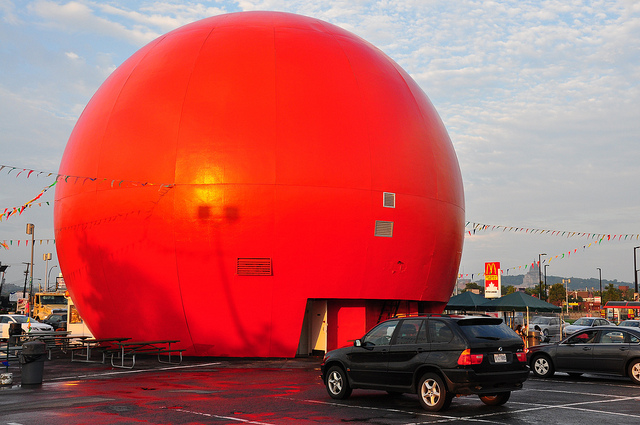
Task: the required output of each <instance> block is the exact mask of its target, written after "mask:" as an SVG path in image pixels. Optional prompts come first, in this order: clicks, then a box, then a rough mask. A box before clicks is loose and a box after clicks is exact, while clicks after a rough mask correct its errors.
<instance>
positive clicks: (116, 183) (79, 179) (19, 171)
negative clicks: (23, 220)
mask: <svg viewBox="0 0 640 425" xmlns="http://www.w3.org/2000/svg"><path fill="white" fill-rule="evenodd" d="M3 171H6V172H7V175H11V174H12V173H13V172H15V175H16V178H17V177H19V176H20V175H23V176H24V177H25V178H27V179H28V178H30V177H40V176H42V175H44V177H45V178H48V177H51V176H55V181H54V182H53V183H51V184H50V185H49V186H47V187H45V188H44V189H42V191H40V193H39V194H38V195H36V196H35V197H34V198H32V199H31V200H29V201H27V202H26V203H24V204H22V205H20V206H17V207H7V208H4V209H3V210H2V213H1V214H0V222H1V221H2V220H6V219H8V218H9V217H11V216H13V215H14V214H18V215H20V214H22V213H23V212H24V210H26V209H27V208H30V207H32V206H39V207H41V206H43V205H50V202H49V201H43V202H38V203H36V202H35V201H37V200H38V199H39V198H40V197H41V196H42V195H44V193H45V192H46V191H47V190H49V189H50V188H52V187H53V186H55V185H56V184H57V183H59V182H64V183H82V184H85V183H86V182H87V181H92V182H96V181H97V182H100V183H106V184H108V185H109V186H110V187H112V188H115V187H118V188H123V187H134V186H158V187H159V188H160V190H162V189H165V190H166V189H169V188H172V187H173V186H174V184H167V183H153V182H141V181H134V180H118V179H107V178H96V177H84V176H74V175H65V174H55V173H52V172H47V171H38V170H33V169H30V168H20V167H14V166H11V165H2V164H0V172H3Z"/></svg>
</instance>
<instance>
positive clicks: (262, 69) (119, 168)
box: [54, 12, 464, 357]
mask: <svg viewBox="0 0 640 425" xmlns="http://www.w3.org/2000/svg"><path fill="white" fill-rule="evenodd" d="M59 173H60V174H61V175H62V176H63V178H61V179H60V183H59V184H58V185H57V187H56V202H55V216H54V217H55V231H56V241H57V242H56V244H57V250H58V257H59V261H60V267H61V270H62V272H63V273H64V276H65V281H66V283H67V286H68V289H69V291H70V293H71V295H72V297H73V298H74V301H75V303H76V305H77V307H78V309H79V311H80V313H81V315H82V316H83V318H84V319H85V321H86V323H87V324H88V326H89V328H90V329H91V330H92V332H93V334H94V335H95V336H96V337H116V336H126V337H131V338H134V339H143V340H149V339H167V338H169V339H179V340H180V344H179V345H180V346H181V347H182V348H185V349H186V350H187V351H186V353H185V354H187V355H198V356H251V357H280V356H282V357H292V356H294V355H296V353H298V354H300V353H303V354H304V353H305V352H309V353H310V352H313V351H315V350H318V349H319V350H321V351H322V350H326V349H331V348H334V347H336V346H339V345H342V344H344V343H346V342H347V341H348V340H349V339H353V338H355V337H358V336H360V335H361V334H362V333H363V332H364V330H365V329H366V328H367V327H369V326H371V325H372V324H373V323H375V322H377V321H378V320H380V319H381V318H384V317H387V316H389V315H393V314H398V313H415V312H439V311H441V310H442V309H443V307H444V306H445V305H446V302H447V301H448V299H449V295H450V294H451V291H452V288H453V285H454V283H455V279H456V274H457V270H458V265H459V262H460V255H461V251H462V243H463V229H464V197H463V188H462V179H461V175H460V170H459V167H458V162H457V159H456V155H455V152H454V150H453V147H452V144H451V141H450V140H449V137H448V135H447V132H446V130H445V128H444V126H443V124H442V122H441V121H440V119H439V117H438V115H437V113H436V111H435V110H434V108H433V106H432V105H431V103H430V102H429V100H428V98H427V97H426V95H425V94H424V93H423V92H422V90H420V88H419V87H418V86H417V84H416V83H415V82H414V81H413V80H412V79H411V77H409V75H408V74H407V73H406V72H405V71H403V70H402V69H401V68H400V67H399V66H398V65H397V64H396V63H395V62H394V61H393V60H391V59H390V58H389V57H387V56H386V55H385V54H384V53H382V52H381V51H380V50H378V49H377V48H375V47H374V46H372V45H371V44H369V43H367V42H366V41H364V40H362V39H361V38H359V37H357V36H355V35H353V34H351V33H349V32H347V31H345V30H343V29H341V28H338V27H336V26H334V25H331V24H328V23H326V22H323V21H320V20H317V19H312V18H308V17H302V16H298V15H293V14H288V13H276V12H242V13H234V14H228V15H221V16H216V17H212V18H208V19H204V20H201V21H198V22H195V23H192V24H189V25H186V26H184V27H182V28H179V29H177V30H175V31H172V32H170V33H168V34H166V35H164V36H162V37H159V38H158V39H156V40H155V41H153V42H151V43H150V44H148V45H147V46H145V47H143V48H142V49H140V50H139V51H138V52H136V53H135V54H134V55H133V56H131V57H130V58H129V59H128V60H127V61H126V62H124V63H123V64H122V65H121V66H120V67H119V68H118V69H116V70H115V72H113V74H112V75H111V76H110V77H109V78H108V79H107V80H106V81H105V82H104V84H103V85H102V86H101V87H100V89H99V90H98V91H97V93H96V94H95V96H94V97H93V98H92V99H91V101H90V102H89V104H88V105H87V107H86V109H85V110H84V112H83V113H82V115H81V117H80V119H79V120H78V122H77V124H76V126H75V128H74V130H73V133H72V134H71V137H70V139H69V142H68V145H67V148H66V150H65V153H64V156H63V159H62V163H61V165H60V171H59Z"/></svg>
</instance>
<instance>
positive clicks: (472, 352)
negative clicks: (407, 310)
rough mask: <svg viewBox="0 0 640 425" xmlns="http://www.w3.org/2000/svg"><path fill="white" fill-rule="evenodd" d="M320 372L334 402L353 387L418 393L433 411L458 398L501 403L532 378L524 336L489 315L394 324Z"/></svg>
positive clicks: (329, 358)
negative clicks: (473, 397) (475, 398)
mask: <svg viewBox="0 0 640 425" xmlns="http://www.w3.org/2000/svg"><path fill="white" fill-rule="evenodd" d="M321 367H322V380H323V382H324V383H325V385H326V386H327V392H328V393H329V395H330V396H331V397H332V398H335V399H344V398H347V397H349V395H351V390H352V389H354V388H362V389H370V390H383V391H387V392H389V393H392V394H397V393H413V394H416V393H417V394H418V396H419V399H420V403H421V404H422V407H423V408H424V409H426V410H429V411H434V412H435V411H439V410H442V409H446V408H447V407H449V405H450V404H451V400H452V399H453V398H454V397H455V396H456V395H468V394H477V395H479V396H480V400H482V401H483V402H484V403H485V404H488V405H491V406H498V405H501V404H504V403H506V402H507V400H509V396H510V395H511V391H512V390H519V389H521V388H522V383H523V382H524V381H525V380H526V379H527V376H528V374H529V367H528V366H527V358H526V354H525V352H524V344H523V341H522V338H521V337H520V336H518V334H516V333H515V332H514V331H513V330H512V329H511V328H510V327H508V326H507V325H506V324H504V323H503V321H502V319H499V318H495V317H488V316H446V315H438V316H435V315H432V316H425V317H406V318H397V319H390V320H387V321H384V322H381V323H379V324H378V325H376V326H375V327H374V328H373V329H371V330H370V331H369V332H368V333H367V334H366V335H365V336H364V337H362V338H361V339H357V340H356V341H355V342H354V344H353V347H345V348H340V349H337V350H333V351H329V352H328V353H327V354H326V355H325V357H324V360H323V361H322V365H321Z"/></svg>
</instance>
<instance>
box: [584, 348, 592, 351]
mask: <svg viewBox="0 0 640 425" xmlns="http://www.w3.org/2000/svg"><path fill="white" fill-rule="evenodd" d="M589 350H591V347H582V351H589Z"/></svg>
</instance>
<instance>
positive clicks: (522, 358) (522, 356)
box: [516, 351, 527, 363]
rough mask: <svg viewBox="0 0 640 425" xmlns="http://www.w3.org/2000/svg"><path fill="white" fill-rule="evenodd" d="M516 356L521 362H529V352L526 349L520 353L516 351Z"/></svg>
mask: <svg viewBox="0 0 640 425" xmlns="http://www.w3.org/2000/svg"><path fill="white" fill-rule="evenodd" d="M516 357H517V358H518V361H520V362H523V363H526V362H527V353H525V352H524V351H520V352H519V353H516Z"/></svg>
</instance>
